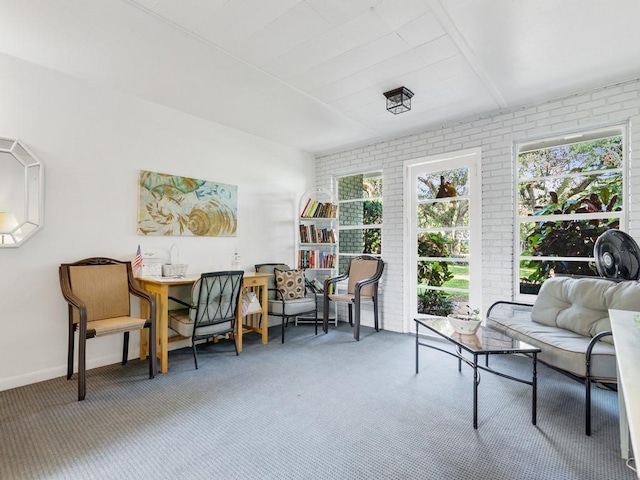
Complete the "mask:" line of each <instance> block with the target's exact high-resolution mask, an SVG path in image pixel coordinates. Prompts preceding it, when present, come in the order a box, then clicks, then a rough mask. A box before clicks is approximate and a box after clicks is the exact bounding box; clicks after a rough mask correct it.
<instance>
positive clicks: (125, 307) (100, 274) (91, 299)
mask: <svg viewBox="0 0 640 480" xmlns="http://www.w3.org/2000/svg"><path fill="white" fill-rule="evenodd" d="M59 276H60V287H61V289H62V295H63V296H64V298H65V300H66V301H67V302H68V304H69V305H68V309H69V348H68V357H67V379H70V378H71V376H72V375H73V359H74V346H75V341H74V339H75V335H74V333H75V332H76V331H77V332H78V400H84V398H85V395H86V390H87V387H86V343H87V339H89V338H94V337H100V336H103V335H110V334H114V333H124V345H123V348H122V364H123V365H124V364H126V363H127V357H128V354H129V332H130V331H132V330H141V329H142V328H148V329H149V338H151V339H155V338H156V330H155V328H156V327H155V325H156V323H155V318H156V302H155V299H154V298H153V296H152V295H151V294H149V293H148V292H146V291H144V290H142V289H140V288H139V287H138V283H137V281H136V279H135V278H134V276H133V271H132V269H131V262H121V261H118V260H113V259H111V258H103V257H96V258H86V259H84V260H80V261H78V262H75V263H63V264H62V265H60V268H59ZM131 295H134V296H136V297H138V298H140V300H141V301H145V302H148V303H149V318H137V317H132V316H131ZM149 345H150V348H149V378H153V377H155V375H156V373H157V370H158V366H157V359H156V342H155V341H154V340H152V341H150V342H149Z"/></svg>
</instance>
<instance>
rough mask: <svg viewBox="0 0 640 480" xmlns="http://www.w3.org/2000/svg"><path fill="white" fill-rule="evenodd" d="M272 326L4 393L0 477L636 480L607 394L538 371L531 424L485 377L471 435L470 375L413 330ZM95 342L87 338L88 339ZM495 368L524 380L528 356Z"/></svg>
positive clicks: (522, 405)
mask: <svg viewBox="0 0 640 480" xmlns="http://www.w3.org/2000/svg"><path fill="white" fill-rule="evenodd" d="M287 330H288V331H287V341H286V343H285V344H284V345H282V344H280V341H279V327H277V328H276V329H275V330H273V331H272V332H270V342H269V344H268V345H262V344H260V343H259V339H258V336H257V335H247V336H245V341H246V343H245V348H244V351H243V352H242V353H241V354H240V356H239V357H236V356H235V354H234V353H233V347H232V345H231V344H230V343H228V342H221V343H219V344H217V345H209V346H206V347H203V348H201V349H199V352H200V353H199V356H198V358H199V363H200V369H199V370H195V369H194V366H193V360H192V357H191V352H190V350H189V349H183V350H179V351H174V352H171V354H170V357H169V368H170V371H169V373H167V374H165V375H159V376H158V377H156V378H155V379H153V380H149V379H148V378H147V376H146V375H147V373H146V368H147V366H146V363H145V362H140V361H137V360H135V361H131V362H129V364H128V365H126V366H124V367H122V366H120V365H111V366H107V367H102V368H98V369H94V370H91V371H90V372H89V373H88V390H87V392H88V393H87V399H86V400H85V401H84V402H77V401H75V396H76V381H75V377H74V379H73V380H72V381H67V380H66V379H65V378H57V379H53V380H49V381H46V382H41V383H37V384H33V385H28V386H25V387H20V388H16V389H13V390H8V391H4V392H0V425H1V434H0V435H1V436H0V479H2V480H14V479H29V480H32V479H150V478H154V479H183V478H184V479H201V478H202V479H205V478H206V479H218V478H220V479H240V478H242V479H474V480H485V479H486V480H490V479H491V480H500V479H510V480H511V479H562V480H570V479H576V480H588V479H594V480H595V479H598V480H603V479H612V480H625V479H632V478H634V473H633V472H632V471H631V470H629V469H628V468H627V467H626V466H625V462H624V461H623V460H622V459H621V458H620V455H619V438H618V412H617V396H616V393H615V392H611V391H607V390H603V389H599V388H596V389H594V392H593V434H592V436H591V437H587V436H585V435H584V433H583V430H584V423H583V395H584V393H583V387H582V385H580V384H578V383H577V382H574V381H571V380H569V379H567V378H566V377H564V376H562V375H560V374H558V373H556V372H554V371H552V370H550V369H547V368H546V367H544V366H540V368H539V384H538V425H537V426H534V425H532V424H531V417H530V407H531V401H530V399H531V396H530V395H531V391H530V388H529V387H527V386H525V385H522V384H519V383H516V382H512V381H509V380H506V379H502V378H499V377H496V376H493V375H489V374H483V375H482V381H481V384H480V394H479V406H480V408H479V428H478V429H477V430H474V429H473V427H472V383H471V381H472V371H471V370H470V369H469V368H466V367H463V370H462V372H461V373H458V371H457V361H456V360H455V359H454V358H452V357H450V356H448V355H445V354H443V353H441V352H437V351H433V350H430V349H425V348H422V349H421V370H420V373H419V374H418V375H416V374H415V373H414V337H413V336H411V335H402V334H397V333H392V332H379V333H376V332H375V331H373V330H372V329H366V328H365V329H363V332H362V333H361V340H360V342H355V341H354V340H353V337H352V334H351V328H350V327H349V326H348V325H344V324H341V325H339V327H338V328H337V329H336V328H333V327H332V328H331V330H330V332H329V334H327V335H324V334H322V333H320V334H319V335H318V336H317V337H316V336H315V335H314V334H313V327H312V326H308V325H300V326H298V327H293V326H291V327H289V328H288V329H287ZM89 348H91V342H89ZM492 366H493V367H499V368H502V369H505V370H507V371H510V372H511V373H523V372H524V373H525V375H528V374H529V372H530V361H529V360H528V359H526V358H523V357H517V356H501V357H495V358H493V359H492Z"/></svg>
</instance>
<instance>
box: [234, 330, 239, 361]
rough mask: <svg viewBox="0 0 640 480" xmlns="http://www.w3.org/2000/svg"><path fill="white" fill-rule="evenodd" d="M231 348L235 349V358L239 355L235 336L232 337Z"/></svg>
mask: <svg viewBox="0 0 640 480" xmlns="http://www.w3.org/2000/svg"><path fill="white" fill-rule="evenodd" d="M233 348H235V349H236V357H237V356H238V355H240V353H239V352H238V339H237V337H236V335H234V336H233Z"/></svg>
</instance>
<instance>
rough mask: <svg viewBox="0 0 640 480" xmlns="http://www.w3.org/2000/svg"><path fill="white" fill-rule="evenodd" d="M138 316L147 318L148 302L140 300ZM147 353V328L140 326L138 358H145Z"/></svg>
mask: <svg viewBox="0 0 640 480" xmlns="http://www.w3.org/2000/svg"><path fill="white" fill-rule="evenodd" d="M152 295H153V294H152ZM154 296H155V295H154ZM140 316H141V317H142V318H147V317H148V316H149V304H148V303H147V302H145V301H141V302H140ZM148 354H149V329H148V328H142V329H140V360H146V359H147V355H148Z"/></svg>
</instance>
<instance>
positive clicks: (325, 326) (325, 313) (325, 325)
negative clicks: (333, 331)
mask: <svg viewBox="0 0 640 480" xmlns="http://www.w3.org/2000/svg"><path fill="white" fill-rule="evenodd" d="M322 297H323V300H322V307H323V308H322V331H324V333H327V332H329V297H328V296H327V294H326V293H325V294H324V295H323V296H322Z"/></svg>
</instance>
